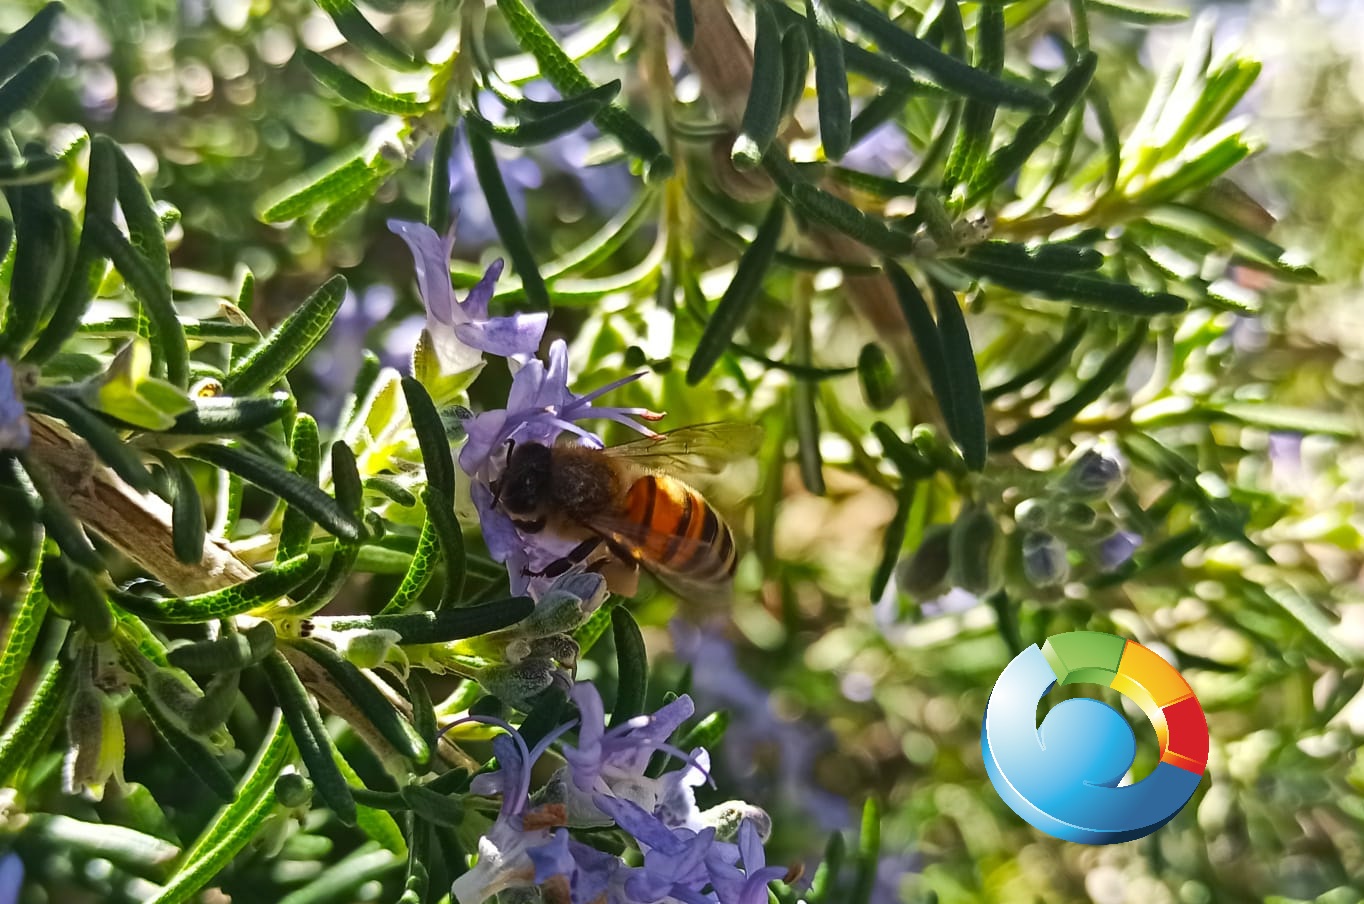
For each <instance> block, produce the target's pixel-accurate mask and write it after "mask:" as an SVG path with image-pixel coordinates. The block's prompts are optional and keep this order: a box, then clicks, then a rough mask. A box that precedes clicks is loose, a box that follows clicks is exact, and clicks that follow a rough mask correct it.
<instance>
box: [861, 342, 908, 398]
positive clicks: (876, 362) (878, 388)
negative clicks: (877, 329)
mask: <svg viewBox="0 0 1364 904" xmlns="http://www.w3.org/2000/svg"><path fill="white" fill-rule="evenodd" d="M857 381H858V383H860V384H861V386H862V398H864V399H866V401H867V407H869V408H871V409H872V410H873V411H884V410H886V409H887V408H889V407H890V406H891V405H894V404H895V400H896V398H898V397H899V393H898V392H897V391H896V390H897V387H896V385H895V371H894V370H892V369H891V366H890V361H889V360H888V359H887V358H886V353H885V350H883V349H882V348H881V346H879V345H877V344H876V343H875V342H868V343H867V344H866V345H864V346H862V351H861V353H860V354H858V356H857Z"/></svg>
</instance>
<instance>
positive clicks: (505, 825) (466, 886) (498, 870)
mask: <svg viewBox="0 0 1364 904" xmlns="http://www.w3.org/2000/svg"><path fill="white" fill-rule="evenodd" d="M465 721H476V722H485V723H488V724H493V725H498V726H500V727H502V728H503V729H505V730H506V732H507V733H506V734H504V735H498V736H497V737H496V738H494V739H493V754H494V755H495V756H496V757H497V762H498V766H499V768H498V769H497V771H496V772H487V773H484V774H482V775H476V776H474V780H473V781H472V782H471V783H470V785H469V790H470V791H472V792H473V793H475V794H500V795H502V806H501V807H500V808H499V809H498V813H497V819H495V820H494V821H493V824H492V827H491V828H490V829H488V831H487V832H486V833H485V834H484V835H483V837H482V838H480V839H479V840H478V863H476V864H475V865H474V866H473V868H472V869H470V870H469V871H468V872H466V873H465V874H464V875H462V876H460V877H459V878H458V879H456V880H455V882H454V885H453V886H451V888H450V894H451V896H452V898H453V899H454V900H455V901H457V902H459V904H481V902H483V901H485V900H487V899H488V898H490V897H492V896H493V895H495V894H497V893H498V892H499V891H501V890H503V889H505V888H512V887H515V886H521V885H529V884H531V882H532V881H533V880H534V876H535V871H536V866H535V863H534V861H532V860H531V857H530V853H529V852H530V849H531V848H532V847H538V846H540V845H542V844H544V843H545V842H547V841H549V840H550V829H551V828H554V827H555V826H554V824H553V823H554V822H555V821H556V816H557V814H556V813H553V812H549V813H541V812H539V811H538V810H528V809H527V807H528V805H529V803H530V772H531V768H532V767H533V766H534V765H535V761H536V760H537V759H539V758H540V754H542V753H544V752H545V751H546V750H547V749H548V748H549V745H550V744H551V743H553V742H554V741H555V740H556V739H557V738H558V737H559V735H561V734H563V733H564V732H565V731H567V730H568V729H569V728H571V727H572V723H568V724H566V725H562V726H560V727H559V728H558V729H556V730H555V731H552V732H550V733H549V734H548V735H546V736H545V737H544V739H543V740H541V741H540V743H538V744H536V745H535V747H534V749H527V748H526V742H525V741H524V740H523V739H522V737H521V735H520V733H519V732H517V731H516V729H514V728H512V727H511V726H510V725H508V724H507V723H505V722H503V721H502V720H500V719H491V718H488V717H477V716H475V717H470V719H468V720H465ZM455 724H459V723H458V722H457V723H455ZM541 809H543V810H547V811H548V810H550V809H551V808H550V807H545V808H541ZM555 809H558V808H555ZM527 817H532V818H531V819H529V820H528V819H527Z"/></svg>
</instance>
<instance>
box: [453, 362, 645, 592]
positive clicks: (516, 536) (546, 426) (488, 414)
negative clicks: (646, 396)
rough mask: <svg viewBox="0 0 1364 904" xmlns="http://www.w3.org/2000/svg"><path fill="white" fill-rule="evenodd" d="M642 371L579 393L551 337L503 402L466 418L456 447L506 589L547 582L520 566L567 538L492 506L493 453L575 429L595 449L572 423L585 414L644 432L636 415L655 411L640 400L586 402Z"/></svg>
mask: <svg viewBox="0 0 1364 904" xmlns="http://www.w3.org/2000/svg"><path fill="white" fill-rule="evenodd" d="M641 376H643V374H642V373H638V374H631V375H629V376H627V377H622V378H621V379H619V380H616V381H614V382H612V383H608V384H607V385H605V386H603V387H601V388H599V389H596V390H594V391H592V392H589V393H587V394H586V395H581V396H580V395H577V394H575V393H574V392H573V391H572V390H570V389H569V388H568V346H567V344H565V343H564V341H563V340H562V339H559V340H555V342H554V343H553V344H552V345H551V346H550V347H549V363H548V364H545V363H544V362H542V361H540V360H539V359H532V360H530V361H529V362H527V363H526V364H525V365H524V366H522V367H521V369H520V370H518V371H517V372H516V375H515V376H514V377H512V387H511V392H510V393H508V396H507V407H506V408H499V409H494V410H492V411H485V412H483V413H482V414H479V415H478V416H476V417H473V418H470V419H469V420H468V421H465V423H464V431H465V434H466V436H467V439H466V440H465V443H464V448H462V449H460V452H459V465H460V467H461V468H462V469H463V470H464V472H465V473H466V474H468V475H469V476H470V477H472V478H473V484H472V486H471V488H470V496H471V497H472V499H473V503H474V507H475V508H476V509H477V510H478V518H479V523H480V524H481V525H482V528H483V539H484V542H485V543H486V544H487V547H488V552H489V554H491V555H492V557H493V559H495V560H496V561H498V562H503V563H505V564H506V566H507V571H508V573H509V575H510V577H511V589H512V592H513V593H526V592H529V593H530V594H531V596H534V597H537V598H538V596H539V595H540V594H541V593H543V592H544V590H545V589H546V588H547V587H548V585H549V583H550V582H549V581H548V580H547V579H544V578H538V579H537V580H532V576H531V575H529V574H527V572H528V571H535V570H541V569H543V567H544V566H545V565H547V564H549V563H550V562H552V561H554V560H555V559H558V558H559V557H561V556H562V555H563V554H564V553H566V552H567V551H568V549H569V548H570V547H571V546H572V545H573V544H572V543H571V542H564V541H562V540H560V539H558V538H555V537H552V536H549V535H547V534H543V533H541V534H533V535H532V534H522V532H521V531H519V530H518V529H517V527H516V525H515V524H513V523H512V520H511V518H509V517H508V516H507V515H506V513H505V512H503V511H501V510H500V509H498V508H497V506H496V505H495V504H494V501H493V491H492V487H491V485H492V483H493V481H494V480H496V479H497V477H498V476H499V475H500V474H501V472H502V468H503V467H504V466H505V463H506V456H505V454H504V455H498V454H496V453H497V452H498V451H499V450H504V449H505V447H507V444H508V443H510V442H514V443H543V444H545V445H552V444H553V443H554V441H555V440H556V439H558V437H559V434H561V433H563V432H565V431H567V432H570V433H573V434H576V435H577V436H578V438H579V442H581V443H583V444H584V445H588V446H592V447H594V448H598V449H600V448H601V447H602V446H603V443H602V439H601V437H599V436H597V435H596V434H595V433H591V432H589V431H588V430H586V429H584V428H582V427H579V426H578V425H577V423H575V422H576V421H581V420H586V419H589V418H599V419H602V420H610V421H615V422H617V423H620V424H625V425H626V426H627V427H630V428H632V429H634V430H638V431H639V432H640V433H643V434H645V435H646V436H652V435H654V431H652V430H650V429H649V428H648V427H646V426H644V425H643V424H641V423H639V421H637V420H636V418H640V419H643V420H657V419H658V418H659V417H661V415H658V414H654V413H653V412H650V411H648V410H647V409H644V408H620V407H609V406H607V407H599V406H596V405H594V404H593V402H594V401H595V400H596V399H598V398H600V397H601V396H603V395H605V394H606V393H608V392H610V391H611V390H613V389H617V388H619V387H621V386H624V385H625V384H627V383H630V382H633V381H634V380H637V379H639V377H641Z"/></svg>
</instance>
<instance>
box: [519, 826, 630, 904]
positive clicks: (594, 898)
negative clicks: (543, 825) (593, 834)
mask: <svg viewBox="0 0 1364 904" xmlns="http://www.w3.org/2000/svg"><path fill="white" fill-rule="evenodd" d="M528 853H529V855H530V859H531V862H532V863H534V864H535V883H536V884H537V885H544V884H545V883H546V882H549V881H550V880H551V879H554V878H556V877H563V878H564V879H565V880H566V881H567V882H568V893H569V901H570V904H595V902H599V901H603V900H604V901H607V902H610V904H625V902H626V901H627V900H628V899H627V898H626V897H625V895H624V883H625V864H624V863H623V862H622V861H621V859H620V858H619V857H613V856H611V855H610V854H608V853H605V852H604V851H599V850H597V849H596V848H594V847H592V846H591V845H587V844H583V843H582V842H581V841H577V840H575V839H573V838H570V837H569V834H568V830H567V829H559V830H557V831H556V832H555V833H554V835H553V836H552V837H551V838H550V840H549V842H548V843H546V844H543V845H541V846H540V847H537V848H531V850H530V851H529V852H528Z"/></svg>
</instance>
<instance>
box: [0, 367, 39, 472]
mask: <svg viewBox="0 0 1364 904" xmlns="http://www.w3.org/2000/svg"><path fill="white" fill-rule="evenodd" d="M30 438H31V437H30V434H29V426H28V412H27V411H25V410H24V402H23V400H22V399H21V398H20V397H19V387H18V385H17V384H16V383H15V380H14V366H13V365H11V364H10V363H9V361H8V360H6V359H4V358H0V449H14V450H22V449H27V448H28V443H29V439H30Z"/></svg>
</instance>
